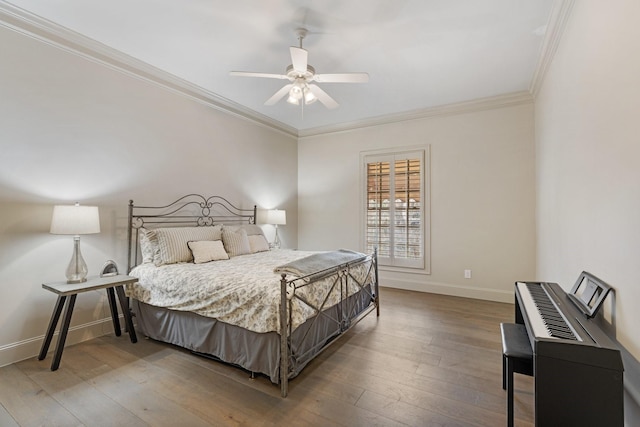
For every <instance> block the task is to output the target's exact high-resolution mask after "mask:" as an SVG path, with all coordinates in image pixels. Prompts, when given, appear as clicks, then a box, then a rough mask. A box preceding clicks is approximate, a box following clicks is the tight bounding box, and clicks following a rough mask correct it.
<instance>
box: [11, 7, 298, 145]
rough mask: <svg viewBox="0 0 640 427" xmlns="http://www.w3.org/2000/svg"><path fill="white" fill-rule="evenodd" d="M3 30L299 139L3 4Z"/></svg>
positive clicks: (221, 100)
mask: <svg viewBox="0 0 640 427" xmlns="http://www.w3.org/2000/svg"><path fill="white" fill-rule="evenodd" d="M0 26H2V27H5V28H8V29H10V30H13V31H16V32H18V33H20V34H23V35H25V36H28V37H31V38H33V39H36V40H38V41H41V42H43V43H46V44H48V45H51V46H54V47H56V48H58V49H61V50H64V51H66V52H69V53H72V54H74V55H77V56H80V57H83V58H85V59H87V60H90V61H92V62H96V63H99V64H101V65H104V66H107V67H109V68H111V69H113V70H116V71H119V72H121V73H124V74H126V75H128V76H132V77H135V78H137V79H140V80H144V81H146V82H150V83H153V84H156V85H158V86H161V87H162V88H164V89H166V90H169V91H171V92H173V93H176V94H179V95H182V96H185V97H187V98H190V99H192V100H194V101H196V102H199V103H201V104H204V105H206V106H208V107H210V108H213V109H215V110H218V111H222V112H225V113H228V114H230V115H233V116H235V117H239V118H242V119H245V120H249V121H251V122H253V123H256V124H258V125H261V126H265V127H268V128H270V129H273V130H277V131H280V132H282V133H285V134H287V135H289V136H294V137H297V136H298V131H297V129H295V128H293V127H291V126H288V125H286V124H284V123H282V122H279V121H277V120H273V119H271V118H269V117H267V116H264V115H262V114H260V113H257V112H256V111H254V110H251V109H248V108H246V107H244V106H242V105H240V104H238V103H235V102H233V101H231V100H229V99H226V98H224V97H221V96H219V95H217V94H215V93H213V92H211V91H208V90H206V89H204V88H202V87H200V86H197V85H194V84H192V83H190V82H188V81H186V80H183V79H181V78H179V77H177V76H175V75H173V74H170V73H167V72H165V71H163V70H160V69H159V68H156V67H154V66H152V65H150V64H148V63H146V62H143V61H140V60H138V59H136V58H134V57H132V56H129V55H127V54H125V53H122V52H120V51H118V50H116V49H113V48H110V47H109V46H107V45H105V44H102V43H100V42H98V41H96V40H93V39H90V38H88V37H86V36H84V35H82V34H80V33H77V32H75V31H72V30H70V29H69V28H66V27H63V26H61V25H58V24H55V23H54V22H51V21H48V20H46V19H44V18H42V17H40V16H37V15H35V14H32V13H30V12H28V11H26V10H24V9H21V8H18V7H16V6H14V5H12V4H10V3H7V2H6V1H4V0H0Z"/></svg>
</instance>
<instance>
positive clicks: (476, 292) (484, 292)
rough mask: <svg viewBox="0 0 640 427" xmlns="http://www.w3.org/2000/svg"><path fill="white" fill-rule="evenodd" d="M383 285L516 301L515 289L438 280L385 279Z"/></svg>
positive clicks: (443, 293) (474, 297)
mask: <svg viewBox="0 0 640 427" xmlns="http://www.w3.org/2000/svg"><path fill="white" fill-rule="evenodd" d="M380 286H381V287H387V288H394V289H404V290H407V291H416V292H430V293H434V294H441V295H450V296H454V297H463V298H473V299H481V300H487V301H496V302H506V303H511V304H513V303H514V291H504V290H501V289H478V288H474V287H469V286H458V285H451V284H446V283H436V282H424V281H420V282H412V281H408V280H398V279H391V280H384V285H382V284H381V285H380Z"/></svg>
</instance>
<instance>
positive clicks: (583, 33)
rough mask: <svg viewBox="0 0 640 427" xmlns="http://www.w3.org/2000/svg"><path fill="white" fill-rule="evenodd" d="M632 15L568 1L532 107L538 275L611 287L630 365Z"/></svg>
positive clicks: (636, 69) (637, 7) (638, 181)
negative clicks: (587, 276) (585, 278)
mask: <svg viewBox="0 0 640 427" xmlns="http://www.w3.org/2000/svg"><path fill="white" fill-rule="evenodd" d="M639 18H640V3H639V2H637V1H636V0H620V1H615V2H601V1H597V0H585V1H577V2H575V5H574V6H573V9H572V12H571V16H570V19H569V21H568V23H567V27H566V29H565V32H564V34H563V36H562V39H561V42H560V44H559V47H558V50H557V52H556V54H555V57H554V59H553V62H552V64H551V67H550V69H549V71H548V73H547V75H546V77H545V79H544V82H543V85H542V87H541V91H540V93H539V95H538V96H537V98H536V109H535V114H536V157H537V188H538V197H537V209H538V213H537V221H538V268H537V276H538V278H539V279H541V280H549V281H556V282H558V283H560V284H561V285H562V286H563V287H564V288H565V290H568V289H569V288H570V287H571V285H573V282H574V281H575V279H576V278H577V276H578V274H579V273H580V272H581V271H582V270H586V271H589V272H591V273H593V274H595V275H596V276H598V277H600V278H601V279H603V280H605V281H606V282H608V283H609V284H610V285H612V286H613V287H614V288H615V289H616V294H615V299H614V298H610V299H609V301H608V302H607V309H608V310H609V316H611V315H612V314H613V316H614V318H613V321H614V326H615V329H616V332H617V338H618V340H619V341H620V342H621V343H622V344H623V345H624V346H625V347H626V348H627V349H628V350H629V351H630V352H631V353H632V354H633V355H634V356H635V357H636V358H637V359H640V335H638V325H640V310H638V302H640V286H639V281H640V275H639V274H638V260H639V259H640V167H638V159H640V143H639V141H638V135H640V121H639V120H638V114H639V113H640V84H639V83H638V76H640V56H639V55H638V52H640V26H638V19H639ZM612 302H615V304H612ZM636 410H637V409H636ZM635 416H636V418H635V423H630V424H629V425H637V422H638V419H640V413H636V414H635ZM628 421H629V419H628Z"/></svg>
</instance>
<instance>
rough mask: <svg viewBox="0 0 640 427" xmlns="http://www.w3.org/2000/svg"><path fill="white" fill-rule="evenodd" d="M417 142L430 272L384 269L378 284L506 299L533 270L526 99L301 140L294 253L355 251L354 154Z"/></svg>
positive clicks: (529, 127)
mask: <svg viewBox="0 0 640 427" xmlns="http://www.w3.org/2000/svg"><path fill="white" fill-rule="evenodd" d="M417 145H422V146H426V145H430V147H431V179H430V184H429V185H430V190H431V218H430V220H431V274H424V272H420V271H418V272H416V273H418V274H411V273H398V272H390V271H384V270H383V271H382V272H381V284H382V285H383V286H391V287H401V288H405V289H414V290H418V291H425V292H426V291H428V292H437V293H444V294H450V295H461V296H468V297H475V298H485V299H494V300H501V301H508V302H513V284H514V282H515V281H516V280H530V279H533V278H534V275H535V205H534V203H535V191H534V182H535V178H534V139H533V105H532V103H530V102H529V103H524V104H520V105H516V106H509V107H502V108H493V109H483V108H478V109H477V110H476V111H471V112H465V113H458V114H444V115H436V116H433V117H429V118H422V119H417V120H413V121H406V122H400V123H393V124H384V125H379V126H372V127H368V128H363V129H358V130H352V131H345V132H337V133H331V134H324V135H317V136H310V137H304V138H300V141H299V147H298V195H299V198H298V208H299V214H300V222H299V225H298V226H299V230H298V232H299V239H298V243H299V247H300V249H319V250H329V249H336V248H339V247H346V248H353V249H360V250H362V244H361V239H360V236H361V224H362V223H361V218H360V216H361V215H360V214H361V212H362V211H361V208H360V206H359V203H360V200H361V195H360V194H361V193H360V190H361V187H362V183H361V176H360V165H359V161H360V153H361V152H362V151H366V150H375V149H380V148H388V147H406V146H417ZM464 269H471V270H472V279H464V278H463V277H464V276H463V271H464Z"/></svg>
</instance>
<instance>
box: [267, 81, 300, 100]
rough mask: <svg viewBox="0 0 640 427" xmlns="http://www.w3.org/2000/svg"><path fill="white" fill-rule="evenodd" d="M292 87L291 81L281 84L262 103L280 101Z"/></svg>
mask: <svg viewBox="0 0 640 427" xmlns="http://www.w3.org/2000/svg"><path fill="white" fill-rule="evenodd" d="M292 87H293V83H289V84H288V85H284V86H282V88H280V90H279V91H277V92H276V93H275V94H274V95H273V96H272V97H271V98H269V99H267V101H266V102H265V103H264V105H273V104H275V103H276V102H278V101H280V100H281V99H282V98H284V96H285V95H286V94H288V93H289V90H291V88H292Z"/></svg>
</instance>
